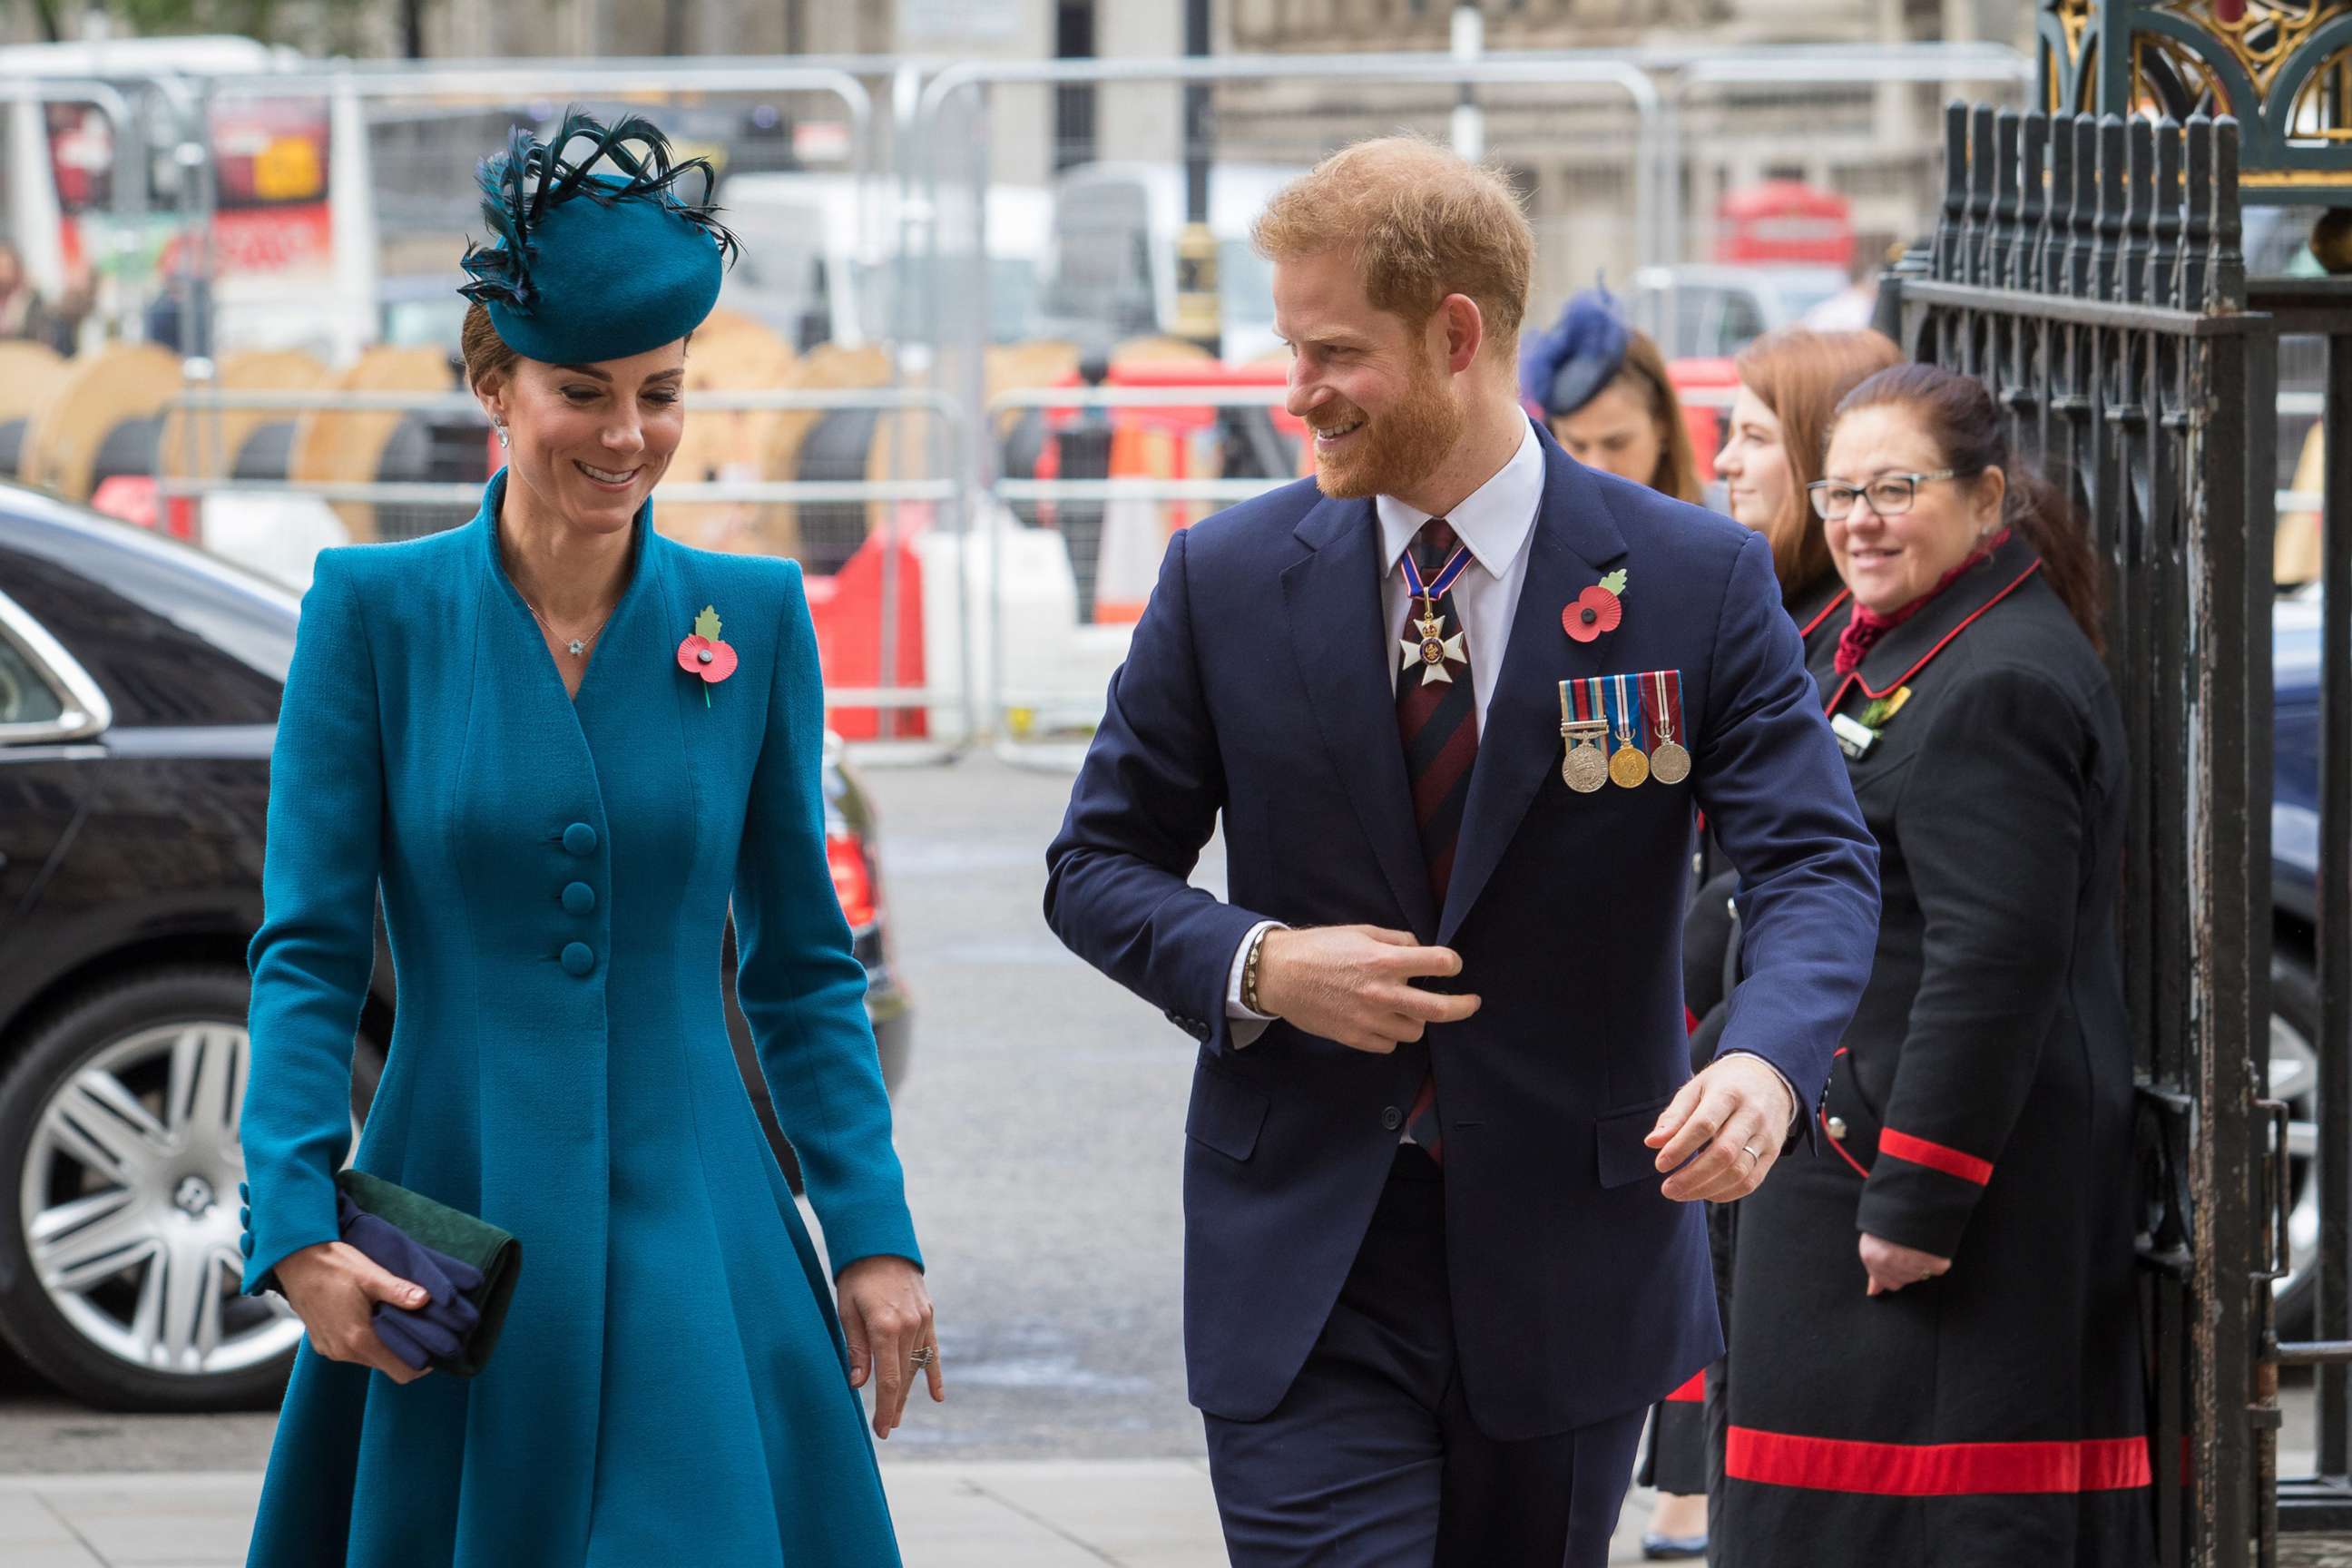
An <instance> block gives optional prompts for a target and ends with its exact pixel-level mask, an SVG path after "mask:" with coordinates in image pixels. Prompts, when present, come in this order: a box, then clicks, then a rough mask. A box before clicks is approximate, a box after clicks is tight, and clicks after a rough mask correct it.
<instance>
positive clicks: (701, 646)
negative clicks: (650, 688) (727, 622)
mask: <svg viewBox="0 0 2352 1568" xmlns="http://www.w3.org/2000/svg"><path fill="white" fill-rule="evenodd" d="M677 667H678V668H680V669H682V670H684V671H686V672H687V673H688V675H698V676H700V677H702V705H703V706H704V707H705V708H708V707H709V706H710V689H711V688H712V687H714V686H716V685H718V684H719V682H720V681H722V680H724V679H727V678H728V677H729V676H730V675H732V674H734V673H735V650H734V649H733V648H731V647H728V646H727V645H726V644H725V643H723V642H720V641H719V609H718V606H717V605H703V606H702V614H700V615H698V616H695V617H694V631H693V633H692V634H691V635H690V636H688V637H687V639H686V640H685V641H684V642H682V643H680V644H678V645H677Z"/></svg>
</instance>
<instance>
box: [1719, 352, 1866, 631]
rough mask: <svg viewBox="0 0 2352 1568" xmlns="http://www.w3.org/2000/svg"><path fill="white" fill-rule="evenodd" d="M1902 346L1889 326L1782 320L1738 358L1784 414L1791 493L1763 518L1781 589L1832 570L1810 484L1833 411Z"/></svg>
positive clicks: (1759, 391)
mask: <svg viewBox="0 0 2352 1568" xmlns="http://www.w3.org/2000/svg"><path fill="white" fill-rule="evenodd" d="M1902 358H1903V351H1902V350H1900V349H1898V348H1896V347H1895V342H1894V340H1893V339H1891V338H1889V337H1887V336H1886V335H1885V333H1883V332H1873V331H1851V332H1817V331H1813V330H1812V329H1811V328H1809V327H1782V328H1781V329H1780V330H1779V331H1771V332H1767V333H1765V334H1764V335H1763V336H1762V337H1760V338H1758V339H1756V340H1755V341H1754V342H1751V343H1749V344H1748V346H1747V347H1746V348H1744V349H1741V350H1740V351H1739V354H1738V358H1736V359H1734V360H1733V361H1732V368H1733V369H1735V370H1736V371H1738V374H1739V380H1740V382H1741V384H1743V385H1745V386H1746V387H1747V388H1748V391H1750V392H1752V393H1754V394H1755V395H1756V397H1757V401H1759V402H1760V403H1761V404H1763V405H1764V406H1765V407H1767V408H1769V409H1770V410H1771V411H1772V416H1773V417H1774V418H1776V419H1778V420H1780V449H1781V451H1782V452H1783V453H1785V454H1786V455H1787V458H1788V463H1789V494H1788V499H1787V500H1783V501H1782V502H1781V503H1780V510H1779V511H1778V512H1776V513H1775V514H1774V515H1773V516H1772V518H1771V519H1770V520H1769V521H1768V522H1767V523H1766V524H1765V526H1764V537H1765V539H1766V540H1767V541H1768V542H1770V544H1771V546H1772V570H1773V572H1774V573H1775V574H1778V576H1779V577H1780V593H1781V595H1782V596H1783V597H1784V598H1785V597H1787V596H1788V595H1794V594H1797V593H1800V592H1801V591H1802V590H1804V589H1805V588H1807V587H1809V586H1810V585H1811V584H1814V583H1816V582H1819V581H1820V580H1821V579H1822V576H1823V575H1825V574H1827V573H1829V572H1830V571H1831V569H1832V568H1831V563H1830V546H1829V541H1828V540H1827V539H1825V538H1823V537H1822V525H1821V520H1820V519H1818V518H1816V517H1814V516H1813V508H1812V498H1811V496H1809V495H1808V494H1806V492H1805V487H1806V486H1807V485H1810V484H1811V483H1812V482H1813V481H1814V480H1815V479H1820V478H1821V477H1822V456H1823V454H1825V453H1826V452H1827V451H1828V450H1829V444H1830V425H1831V417H1830V415H1831V411H1832V409H1834V408H1836V407H1837V406H1838V400H1839V399H1840V398H1842V397H1843V396H1845V395H1846V394H1847V393H1849V392H1851V391H1853V389H1854V387H1856V386H1857V385H1859V384H1861V383H1862V382H1863V381H1864V379H1865V378H1866V377H1868V376H1870V375H1871V374H1874V373H1875V372H1878V371H1883V370H1885V368H1886V367H1887V366H1889V365H1892V364H1896V363H1900V362H1901V361H1902Z"/></svg>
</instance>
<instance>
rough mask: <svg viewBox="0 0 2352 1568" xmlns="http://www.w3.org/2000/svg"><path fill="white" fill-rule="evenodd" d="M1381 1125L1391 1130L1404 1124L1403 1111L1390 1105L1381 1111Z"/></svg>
mask: <svg viewBox="0 0 2352 1568" xmlns="http://www.w3.org/2000/svg"><path fill="white" fill-rule="evenodd" d="M1403 1125H1404V1112H1403V1111H1402V1110H1398V1109H1397V1108H1396V1107H1395V1106H1393V1105H1391V1106H1390V1107H1389V1108H1388V1109H1387V1110H1383V1111H1381V1126H1383V1127H1385V1128H1387V1129H1388V1130H1389V1131H1391V1132H1393V1131H1396V1130H1397V1129H1398V1128H1400V1127H1402V1126H1403Z"/></svg>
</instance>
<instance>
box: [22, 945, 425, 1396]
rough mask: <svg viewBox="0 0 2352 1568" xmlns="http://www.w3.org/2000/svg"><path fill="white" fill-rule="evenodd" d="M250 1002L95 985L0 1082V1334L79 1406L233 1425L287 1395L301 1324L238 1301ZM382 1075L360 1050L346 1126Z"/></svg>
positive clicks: (283, 1311)
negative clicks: (219, 1416) (191, 1415)
mask: <svg viewBox="0 0 2352 1568" xmlns="http://www.w3.org/2000/svg"><path fill="white" fill-rule="evenodd" d="M246 1002H247V981H246V977H245V975H244V974H243V973H239V972H237V971H236V970H233V969H226V968H209V967H207V968H197V967H173V968H168V969H160V970H153V971H149V972H147V973H141V974H138V975H135V976H133V977H131V978H129V979H124V980H117V981H111V982H109V983H107V984H104V985H101V986H99V987H96V988H93V989H92V990H90V991H89V992H86V993H84V994H81V995H79V996H78V997H76V998H74V999H72V1000H71V1001H70V1002H68V1003H67V1004H66V1005H63V1006H62V1007H60V1008H58V1010H56V1011H54V1012H52V1013H50V1014H48V1015H47V1016H45V1017H44V1018H42V1019H41V1020H40V1021H39V1022H38V1023H37V1024H35V1025H34V1026H33V1027H32V1028H31V1030H30V1031H29V1032H28V1033H27V1034H26V1037H24V1038H23V1039H22V1041H21V1043H20V1047H19V1048H18V1049H17V1050H16V1051H15V1053H14V1054H13V1056H12V1058H11V1059H10V1060H9V1061H8V1063H7V1064H6V1070H5V1074H0V1176H4V1177H6V1178H8V1179H9V1180H8V1185H7V1186H6V1187H5V1189H0V1199H5V1222H6V1223H5V1224H0V1331H5V1334H6V1337H7V1339H8V1340H9V1342H11V1343H12V1344H13V1345H14V1346H15V1348H16V1351H17V1352H19V1353H20V1354H21V1355H23V1356H24V1358H25V1359H26V1361H27V1362H28V1363H30V1364H31V1365H32V1366H33V1367H34V1369H35V1370H37V1372H39V1373H41V1374H42V1375H44V1376H46V1377H47V1378H48V1379H50V1380H51V1381H52V1382H54V1383H56V1384H58V1386H59V1387H60V1388H62V1389H64V1390H65V1391H66V1392H67V1393H68V1394H73V1395H75V1396H76V1397H78V1398H80V1399H83V1400H86V1401H88V1402H89V1403H90V1404H93V1405H101V1406H104V1407H107V1408H110V1409H118V1410H150V1411H196V1410H219V1409H235V1408H244V1407H247V1406H250V1405H261V1404H267V1403H268V1401H270V1400H272V1399H274V1398H276V1397H277V1395H278V1394H279V1393H280V1392H281V1391H282V1390H283V1389H284V1387H285V1384H286V1374H287V1371H288V1368H289V1365H290V1363H291V1362H292V1358H293V1354H294V1350H295V1346H296V1345H297V1344H298V1343H299V1342H300V1340H301V1337H302V1325H301V1323H300V1321H299V1320H297V1319H296V1318H295V1317H294V1316H293V1314H292V1313H291V1312H289V1310H287V1308H286V1307H285V1305H284V1303H282V1302H281V1301H279V1300H277V1299H275V1298H274V1297H251V1296H246V1295H242V1294H240V1293H239V1292H240V1290H241V1288H242V1280H243V1276H244V1265H245V1259H244V1257H243V1256H242V1255H241V1253H240V1252H239V1251H238V1247H237V1238H238V1235H239V1233H240V1231H241V1230H242V1228H243V1226H242V1225H241V1223H240V1220H239V1216H238V1214H237V1209H238V1206H239V1205H238V1203H237V1183H238V1182H239V1181H240V1180H241V1179H242V1178H243V1177H244V1174H245V1155H244V1152H243V1151H242V1149H241V1148H240V1147H239V1146H238V1143H237V1122H238V1117H239V1113H240V1111H241V1110H242V1105H243V1101H244V1098H245V1085H246V1077H247V1067H248V1062H249V1058H250V1042H249V1037H248V1036H247V1033H246ZM381 1071H382V1054H381V1052H380V1051H378V1050H376V1049H374V1048H373V1047H370V1046H368V1045H367V1044H366V1043H365V1042H362V1049H361V1050H359V1051H358V1052H357V1053H356V1054H355V1058H354V1060H353V1064H352V1092H353V1099H354V1101H355V1103H354V1106H353V1111H352V1115H353V1121H354V1125H356V1124H357V1122H358V1121H359V1120H360V1118H361V1117H362V1116H363V1115H364V1114H365V1109H366V1101H367V1100H369V1099H372V1098H373V1092H374V1087H375V1082H376V1079H377V1078H378V1076H379V1075H380V1073H381Z"/></svg>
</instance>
